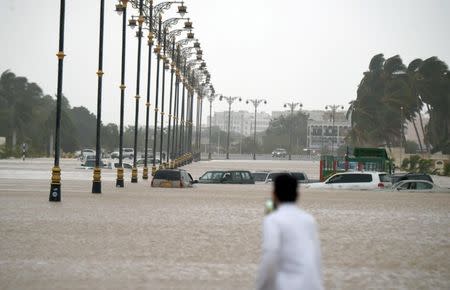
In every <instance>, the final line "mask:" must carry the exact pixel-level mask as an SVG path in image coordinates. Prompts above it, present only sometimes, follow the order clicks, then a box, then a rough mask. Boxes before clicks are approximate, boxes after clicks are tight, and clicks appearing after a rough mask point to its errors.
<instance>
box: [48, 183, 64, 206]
mask: <svg viewBox="0 0 450 290" xmlns="http://www.w3.org/2000/svg"><path fill="white" fill-rule="evenodd" d="M48 201H56V202H59V201H61V184H53V183H52V184H51V185H50V197H49V199H48Z"/></svg>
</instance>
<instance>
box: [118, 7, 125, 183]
mask: <svg viewBox="0 0 450 290" xmlns="http://www.w3.org/2000/svg"><path fill="white" fill-rule="evenodd" d="M127 4H128V0H122V1H120V2H119V4H117V5H116V11H117V13H119V15H120V14H122V64H121V74H120V124H119V166H118V167H117V178H116V187H124V180H123V164H122V162H123V117H124V106H125V88H126V86H125V56H126V52H125V50H126V36H127V32H126V31H127V29H126V28H127Z"/></svg>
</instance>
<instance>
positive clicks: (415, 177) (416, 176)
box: [391, 172, 433, 184]
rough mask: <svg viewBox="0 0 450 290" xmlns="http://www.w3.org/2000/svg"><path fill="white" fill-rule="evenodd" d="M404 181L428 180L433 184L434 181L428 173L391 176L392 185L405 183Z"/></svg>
mask: <svg viewBox="0 0 450 290" xmlns="http://www.w3.org/2000/svg"><path fill="white" fill-rule="evenodd" d="M403 180H426V181H429V182H433V179H432V178H431V176H430V175H429V174H426V173H414V172H410V173H397V174H392V175H391V182H392V184H396V183H397V182H400V181H403Z"/></svg>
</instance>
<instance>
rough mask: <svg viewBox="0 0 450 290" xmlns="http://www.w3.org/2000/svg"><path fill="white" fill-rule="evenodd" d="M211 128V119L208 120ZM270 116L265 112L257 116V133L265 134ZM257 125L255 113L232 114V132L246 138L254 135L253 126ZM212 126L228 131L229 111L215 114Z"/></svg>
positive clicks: (240, 112) (241, 112)
mask: <svg viewBox="0 0 450 290" xmlns="http://www.w3.org/2000/svg"><path fill="white" fill-rule="evenodd" d="M207 120H208V121H207V124H208V126H209V117H208V119H207ZM270 120H271V118H270V115H269V114H267V113H265V112H258V113H257V114H256V132H263V131H265V130H266V129H267V128H268V127H269V123H270ZM254 125H255V113H251V112H248V111H239V112H233V111H232V112H231V114H230V131H232V132H236V133H240V134H242V135H244V136H251V135H252V134H253V130H254V129H253V126H254ZM212 126H217V127H219V128H220V129H221V130H223V131H227V130H228V111H224V112H214V115H213V117H212Z"/></svg>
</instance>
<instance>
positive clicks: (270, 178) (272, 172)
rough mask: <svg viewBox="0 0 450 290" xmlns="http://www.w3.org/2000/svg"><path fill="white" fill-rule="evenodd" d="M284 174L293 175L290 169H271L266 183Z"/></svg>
mask: <svg viewBox="0 0 450 290" xmlns="http://www.w3.org/2000/svg"><path fill="white" fill-rule="evenodd" d="M283 174H289V175H292V174H291V173H290V172H289V171H271V172H269V174H267V177H266V181H265V183H269V182H273V181H274V180H275V178H277V177H278V176H280V175H283Z"/></svg>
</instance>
